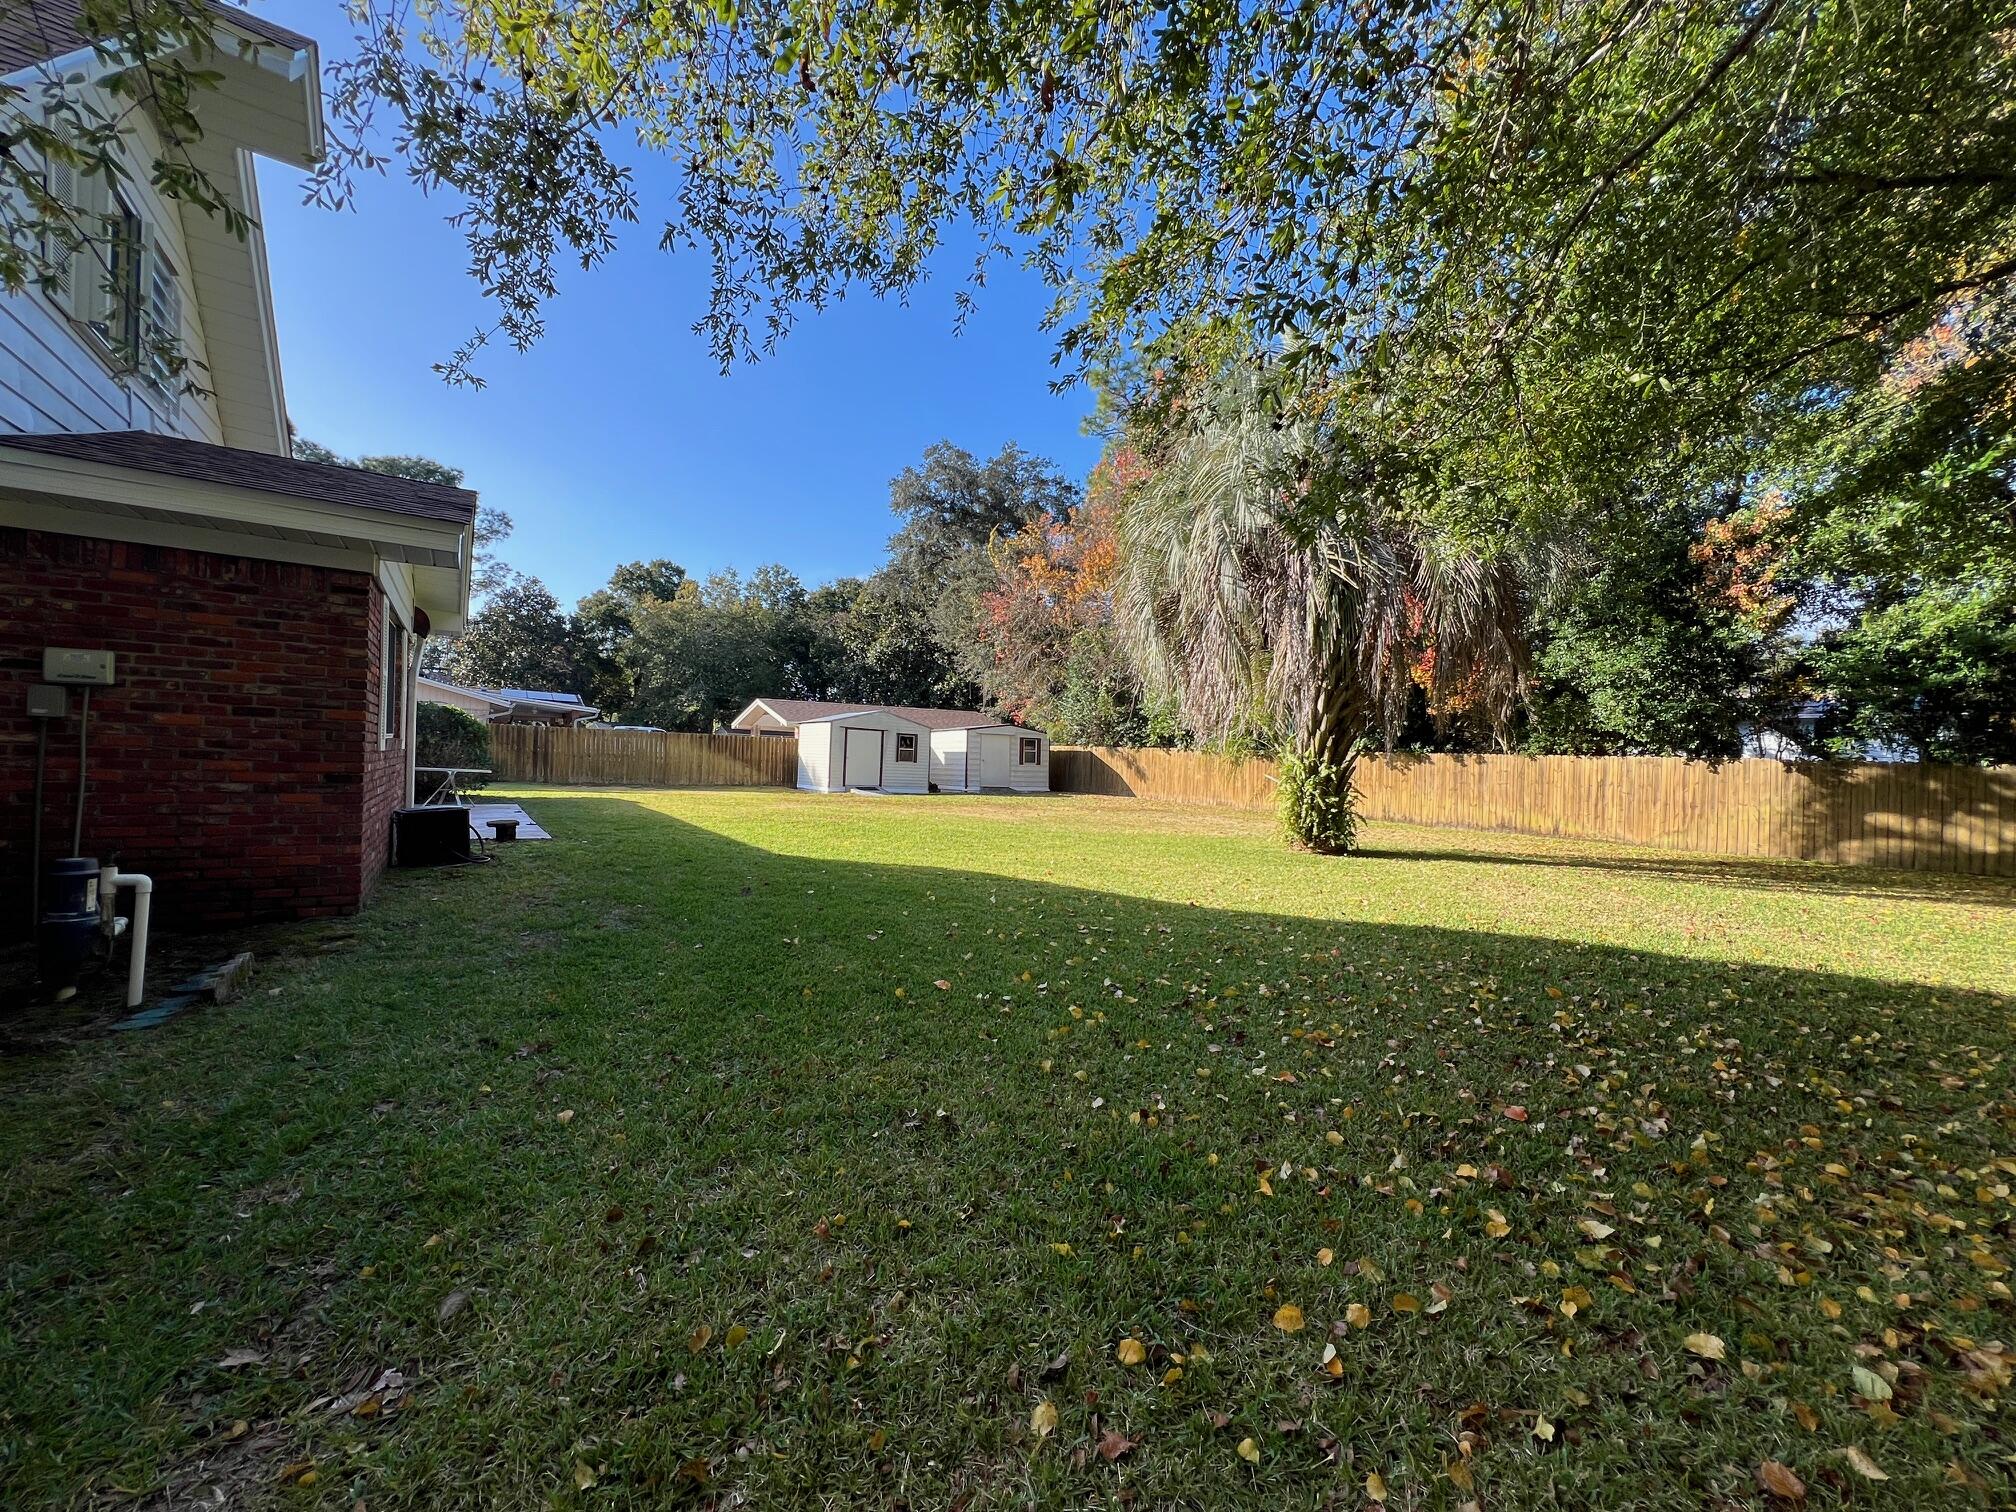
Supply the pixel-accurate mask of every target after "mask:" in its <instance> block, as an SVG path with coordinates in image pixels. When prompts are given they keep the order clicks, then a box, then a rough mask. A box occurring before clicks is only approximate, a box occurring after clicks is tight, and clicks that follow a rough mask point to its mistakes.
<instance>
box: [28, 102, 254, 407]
mask: <svg viewBox="0 0 2016 1512" xmlns="http://www.w3.org/2000/svg"><path fill="white" fill-rule="evenodd" d="M98 103H99V105H100V107H101V108H115V107H112V106H110V105H108V103H107V99H106V96H104V95H103V94H102V92H101V93H99V94H98ZM118 108H130V107H118ZM128 120H129V138H128V139H129V142H130V144H131V145H130V149H129V151H128V152H127V154H126V165H127V167H128V168H129V169H130V170H131V173H130V176H129V177H128V178H126V179H125V180H123V181H122V182H121V184H120V192H121V193H123V194H124V195H126V196H127V197H128V198H129V199H130V200H131V201H132V203H133V205H134V207H135V209H137V210H138V211H139V213H140V216H141V218H142V219H143V220H145V221H146V222H147V224H148V225H149V226H150V227H151V228H152V229H153V230H154V232H155V233H156V234H157V235H158V236H159V238H160V243H161V248H162V250H163V251H164V252H165V253H166V254H167V257H168V261H169V262H170V263H171V264H173V265H174V268H175V271H176V279H177V282H178V283H179V284H180V285H181V293H182V298H181V305H182V329H181V331H180V332H179V339H180V341H181V345H182V355H183V356H184V357H185V358H187V359H188V360H189V362H190V364H191V369H190V372H189V373H188V374H186V375H185V376H186V377H187V378H189V379H191V380H192V381H194V382H195V383H196V384H197V385H198V386H199V387H208V386H209V384H208V381H207V374H206V373H205V371H204V369H203V368H202V367H201V366H200V364H202V363H203V362H205V361H206V360H207V354H206V351H205V347H204V340H203V329H202V326H201V324H200V321H199V316H198V312H197V299H196V291H195V289H194V287H193V286H192V284H191V283H190V279H189V247H188V244H187V241H186V239H185V238H184V236H183V234H182V212H181V208H180V206H179V205H177V204H173V203H170V202H169V201H166V200H164V199H162V198H161V196H160V195H159V194H158V193H156V192H155V189H154V186H153V185H152V184H151V183H150V182H148V170H149V167H150V165H151V164H152V163H153V161H154V159H155V158H156V157H157V156H158V155H159V152H160V137H159V135H158V133H157V132H156V131H155V129H154V124H153V121H152V119H151V118H149V117H148V116H147V115H146V114H145V113H143V112H139V111H134V112H132V113H131V114H130V115H129V117H128ZM191 213H192V214H201V213H202V212H201V211H192V212H191ZM258 234H259V233H258V232H257V231H254V232H253V235H255V236H256V235H258ZM91 430H150V431H161V432H165V433H168V434H171V435H183V436H189V437H191V438H193V439H195V440H198V441H221V440H222V439H223V429H222V426H221V425H220V423H219V421H218V417H217V402H216V400H215V398H214V397H212V396H211V395H208V394H173V393H171V394H167V395H163V394H161V393H158V392H157V391H156V390H155V389H153V388H152V387H151V386H150V385H148V384H147V383H145V382H143V381H142V380H141V379H139V378H138V377H134V376H125V377H122V376H119V375H116V374H115V373H114V372H113V370H112V368H111V367H110V366H109V365H108V363H107V362H106V361H105V360H104V359H103V358H101V357H100V356H99V355H98V350H97V347H96V345H95V344H94V342H93V341H92V339H91V338H90V337H89V336H87V335H86V334H85V333H84V332H83V331H81V330H80V329H79V328H78V327H77V326H76V325H74V324H73V323H72V322H71V321H70V319H69V318H68V316H66V315H65V314H63V313H62V312H61V311H59V310H58V309H57V307H56V306H55V305H54V304H53V303H52V302H51V301H50V300H49V299H48V298H47V297H45V296H44V295H43V294H42V292H41V291H40V290H39V289H28V290H25V291H23V292H22V293H19V294H4V295H0V431H26V432H49V431H91Z"/></svg>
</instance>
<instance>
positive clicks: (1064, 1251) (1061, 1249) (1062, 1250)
mask: <svg viewBox="0 0 2016 1512" xmlns="http://www.w3.org/2000/svg"><path fill="white" fill-rule="evenodd" d="M1050 1248H1051V1249H1053V1250H1055V1251H1056V1252H1057V1253H1058V1254H1060V1255H1068V1254H1070V1253H1071V1246H1070V1245H1068V1244H1053V1245H1051V1246H1050Z"/></svg>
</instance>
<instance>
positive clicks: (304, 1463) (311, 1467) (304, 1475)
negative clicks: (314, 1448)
mask: <svg viewBox="0 0 2016 1512" xmlns="http://www.w3.org/2000/svg"><path fill="white" fill-rule="evenodd" d="M320 1478H321V1477H319V1476H318V1475H316V1473H315V1461H313V1460H295V1461H294V1462H293V1463H292V1464H289V1465H283V1466H282V1467H281V1470H280V1484H281V1485H283V1486H312V1485H314V1484H315V1482H316V1481H317V1480H319V1479H320Z"/></svg>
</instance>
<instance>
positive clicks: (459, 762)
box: [414, 703, 490, 791]
mask: <svg viewBox="0 0 2016 1512" xmlns="http://www.w3.org/2000/svg"><path fill="white" fill-rule="evenodd" d="M415 734H416V737H417V739H416V741H415V744H414V764H415V765H417V766H423V767H487V766H489V765H490V727H489V726H488V725H486V724H485V723H483V721H482V720H480V719H478V718H476V716H475V715H473V714H465V713H463V712H462V711H461V710H460V709H456V708H451V707H449V706H448V705H447V704H438V703H423V704H421V705H420V709H419V717H418V718H417V719H416V720H415ZM482 786H483V782H482V779H481V778H478V779H477V780H476V781H474V782H465V783H463V784H462V787H463V788H464V790H465V791H467V790H471V789H476V788H481V787H482Z"/></svg>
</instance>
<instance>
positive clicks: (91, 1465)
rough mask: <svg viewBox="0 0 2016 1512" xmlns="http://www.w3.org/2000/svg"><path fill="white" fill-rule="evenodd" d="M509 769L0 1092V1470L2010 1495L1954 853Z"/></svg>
mask: <svg viewBox="0 0 2016 1512" xmlns="http://www.w3.org/2000/svg"><path fill="white" fill-rule="evenodd" d="M516 796H519V797H521V798H522V799H523V801H524V802H525V803H526V804H527V806H528V807H529V808H530V809H531V810H532V812H533V813H534V814H535V815H536V816H537V817H538V818H539V819H540V820H541V822H543V823H544V824H545V825H546V826H547V827H548V828H549V829H551V830H552V831H553V832H554V833H555V834H556V835H558V836H559V837H560V838H559V839H558V840H556V841H555V842H553V843H551V844H544V845H521V846H519V847H517V848H515V849H512V850H509V851H508V852H506V854H505V856H504V859H503V862H502V864H500V865H498V866H496V867H492V868H471V869H467V870H458V871H453V872H434V873H420V874H401V875H397V876H394V877H391V878H388V879H387V881H386V883H385V885H384V887H383V889H382V891H381V893H380V895H379V897H378V900H377V901H376V903H375V904H374V905H373V907H372V908H371V910H370V911H369V912H368V913H367V914H366V915H365V916H364V918H363V919H362V920H361V921H360V922H359V923H358V925H357V928H356V939H355V941H354V943H353V944H351V945H350V946H349V947H348V948H347V949H344V950H341V951H338V952H335V953H331V954H310V955H304V956H303V957H302V958H301V959H299V960H295V961H287V962H280V963H271V962H269V963H267V964H266V965H265V966H264V967H263V969H262V972H261V975H260V976H259V979H258V981H257V983H256V985H255V987H254V989H253V991H252V993H251V994H250V996H249V998H247V999H245V1000H241V1001H240V1002H238V1003H235V1004H233V1005H231V1006H228V1007H224V1008H217V1009H210V1010H206V1011H202V1012H199V1013H195V1014H193V1015H190V1016H186V1017H185V1018H183V1019H181V1020H178V1021H176V1023H175V1024H173V1025H172V1026H170V1027H169V1028H166V1029H164V1030H161V1031H157V1032H153V1033H149V1034H136V1035H131V1036H114V1037H111V1038H108V1039H103V1040H98V1041H94V1042H91V1043H88V1044H85V1045H83V1046H81V1047H79V1048H76V1049H74V1050H70V1051H67V1052H61V1053H56V1054H47V1055H42V1056H38V1057H33V1058H29V1059H26V1060H20V1061H16V1062H13V1063H11V1064H8V1065H6V1066H4V1067H0V1095H4V1098H5V1109H6V1112H5V1117H4V1121H0V1157H4V1158H0V1167H4V1172H5V1177H4V1185H0V1263H4V1288H5V1290H4V1311H0V1504H4V1505H5V1506H8V1507H25V1506H35V1505H41V1504H44V1503H56V1504H80V1505H93V1504H99V1503H104V1504H127V1503H130V1502H134V1501H137V1502H139V1503H140V1504H142V1505H181V1504H183V1502H182V1499H183V1498H195V1497H197V1496H198V1495H199V1494H200V1493H203V1492H204V1491H205V1488H207V1487H211V1486H219V1487H222V1488H224V1489H225V1490H226V1491H227V1492H229V1493H230V1495H231V1496H232V1498H233V1504H239V1503H240V1501H241V1500H243V1501H250V1502H251V1503H253V1504H259V1503H261V1502H263V1501H265V1500H267V1499H271V1500H273V1501H275V1502H277V1503H279V1504H281V1505H288V1506H293V1505H300V1506H308V1505H327V1506H331V1507H344V1508H347V1507H351V1506H353V1505H354V1504H356V1503H357V1502H359V1501H361V1502H362V1503H363V1504H364V1505H365V1506H366V1507H367V1508H369V1509H371V1512H378V1509H381V1508H387V1507H409V1506H410V1507H462V1506H473V1505H488V1504H497V1505H507V1506H545V1505H561V1506H565V1505H575V1504H579V1505H588V1506H593V1505H603V1506H618V1505H637V1506H660V1505H667V1504H673V1503H679V1502H684V1503H688V1504H693V1505H723V1506H728V1505H737V1504H740V1505H748V1506H753V1507H775V1506H808V1507H832V1506H843V1505H874V1506H887V1507H894V1506H908V1507H915V1508H943V1507H948V1506H957V1507H966V1508H980V1507H993V1506H1007V1505H1022V1504H1037V1505H1042V1506H1048V1507H1072V1508H1078V1507H1106V1506H1133V1507H1136V1508H1147V1507H1167V1506H1233V1505H1244V1506H1252V1507H1265V1508H1275V1507H1303V1506H1316V1505H1324V1504H1326V1503H1334V1504H1336V1505H1339V1506H1356V1505H1359V1504H1361V1503H1364V1502H1367V1501H1374V1502H1376V1501H1378V1500H1379V1499H1381V1498H1383V1499H1385V1501H1386V1503H1387V1505H1389V1506H1392V1507H1417V1506H1419V1507H1452V1508H1453V1507H1458V1506H1461V1505H1462V1504H1463V1503H1465V1502H1470V1501H1475V1502H1477V1503H1479V1504H1481V1505H1482V1506H1483V1507H1485V1508H1509V1507H1533V1506H1550V1507H1553V1506H1561V1507H1578V1506H1580V1507H1602V1508H1618V1507H1624V1506H1627V1505H1628V1506H1631V1507H1634V1508H1635V1507H1673V1508H1689V1509H1692V1508H1699V1507H1703V1506H1724V1505H1761V1504H1764V1503H1766V1502H1767V1500H1768V1499H1769V1498H1768V1497H1767V1493H1766V1490H1765V1489H1764V1487H1765V1486H1766V1485H1769V1486H1772V1487H1775V1488H1776V1489H1777V1490H1778V1491H1780V1492H1782V1493H1789V1492H1790V1491H1791V1489H1792V1487H1793V1482H1792V1481H1791V1480H1789V1479H1787V1478H1786V1477H1790V1476H1796V1477H1797V1480H1798V1481H1799V1482H1803V1484H1804V1487H1805V1492H1804V1495H1805V1501H1806V1504H1807V1505H1809V1506H1822V1505H1825V1506H1832V1505H1854V1506H1895V1507H1919V1506H1927V1505H1932V1504H1935V1503H1937V1504H1940V1505H1949V1504H1950V1505H1977V1504H1978V1505H1983V1506H1989V1505H2000V1506H2009V1505H2012V1504H2016V1458H2012V1456H2016V1416H2012V1412H2011V1407H2010V1403H2011V1399H2012V1397H2011V1393H2012V1383H2011V1379H2010V1372H2011V1366H2012V1362H2016V1353H2012V1351H2016V1302H2012V1297H2011V1291H2010V1286H2009V1281H2010V1275H2009V1269H2008V1267H2009V1266H2010V1265H2011V1264H2012V1263H2016V1199H2012V1173H2016V1085H2012V1067H2011V1060H2010V1052H2011V1044H2012V1030H2016V1024H2012V1014H2016V995H2012V993H2016V986H2012V984H2016V889H2012V888H2011V887H2010V886H2009V885H2008V884H2007V883H1991V882H1983V881H1979V880H1971V881H1970V880H1968V879H1959V878H1941V877H1935V876H1925V875H1916V874H1910V875H1906V874H1896V873H1858V872H1848V871H1840V870H1829V869H1822V868H1813V867H1801V866H1794V865H1777V864H1768V863H1744V862H1727V863H1717V862H1710V861H1702V860H1699V859H1687V858H1675V857H1668V856H1660V855H1655V854H1649V853H1644V852H1632V851H1626V850H1620V849H1617V848H1614V847H1601V846H1593V845H1582V844H1566V843H1550V842H1545V841H1535V840H1527V839H1515V838H1511V837H1497V836H1487V835H1479V834H1471V833H1462V832H1454V831H1442V832H1436V831H1427V830H1409V829H1400V828H1395V827H1374V828H1373V829H1372V830H1371V832H1370V842H1371V845H1372V850H1373V853H1372V854H1370V855H1368V856H1365V857H1362V858H1357V859H1352V860H1342V861H1339V860H1324V859H1319V858H1315V857H1310V856H1303V855H1295V854H1291V853H1288V852H1286V851H1284V850H1283V849H1282V848H1280V847H1279V846H1278V845H1277V844H1276V843H1275V841H1274V840H1273V839H1272V837H1271V835H1270V833H1269V831H1268V827H1267V825H1266V823H1265V821H1264V819H1262V818H1260V817H1258V816H1247V815H1239V814H1223V813H1207V812H1198V811H1181V810H1175V809H1168V808H1160V807H1156V806H1153V805H1148V804H1142V803H1135V802H1129V801H1127V800H1102V799H1052V800H1040V799H1024V800H1014V799H971V800H969V799H955V798H949V797H946V798H936V799H914V800H913V799H893V798H882V799H878V798H860V797H856V798H820V797H811V796H807V795H797V794H790V793H782V792H773V791H741V792H735V791H728V792H643V791H637V792H619V791H596V792H589V791H583V790H575V791H569V792H539V791H528V792H523V793H519V794H517V795H516ZM1129 1362H1133V1363H1129ZM1767 1461H1769V1462H1775V1464H1776V1465H1777V1466H1780V1467H1783V1474H1782V1475H1781V1473H1780V1470H1779V1469H1776V1468H1772V1467H1771V1466H1767V1465H1766V1463H1765V1462H1767ZM1760 1467H1761V1471H1760ZM1760 1473H1761V1476H1762V1480H1760ZM1880 1477H1887V1479H1885V1478H1880ZM202 1504H206V1505H207V1503H202ZM1777 1504H1778V1505H1787V1504H1789V1502H1787V1501H1780V1502H1779V1503H1777Z"/></svg>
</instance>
